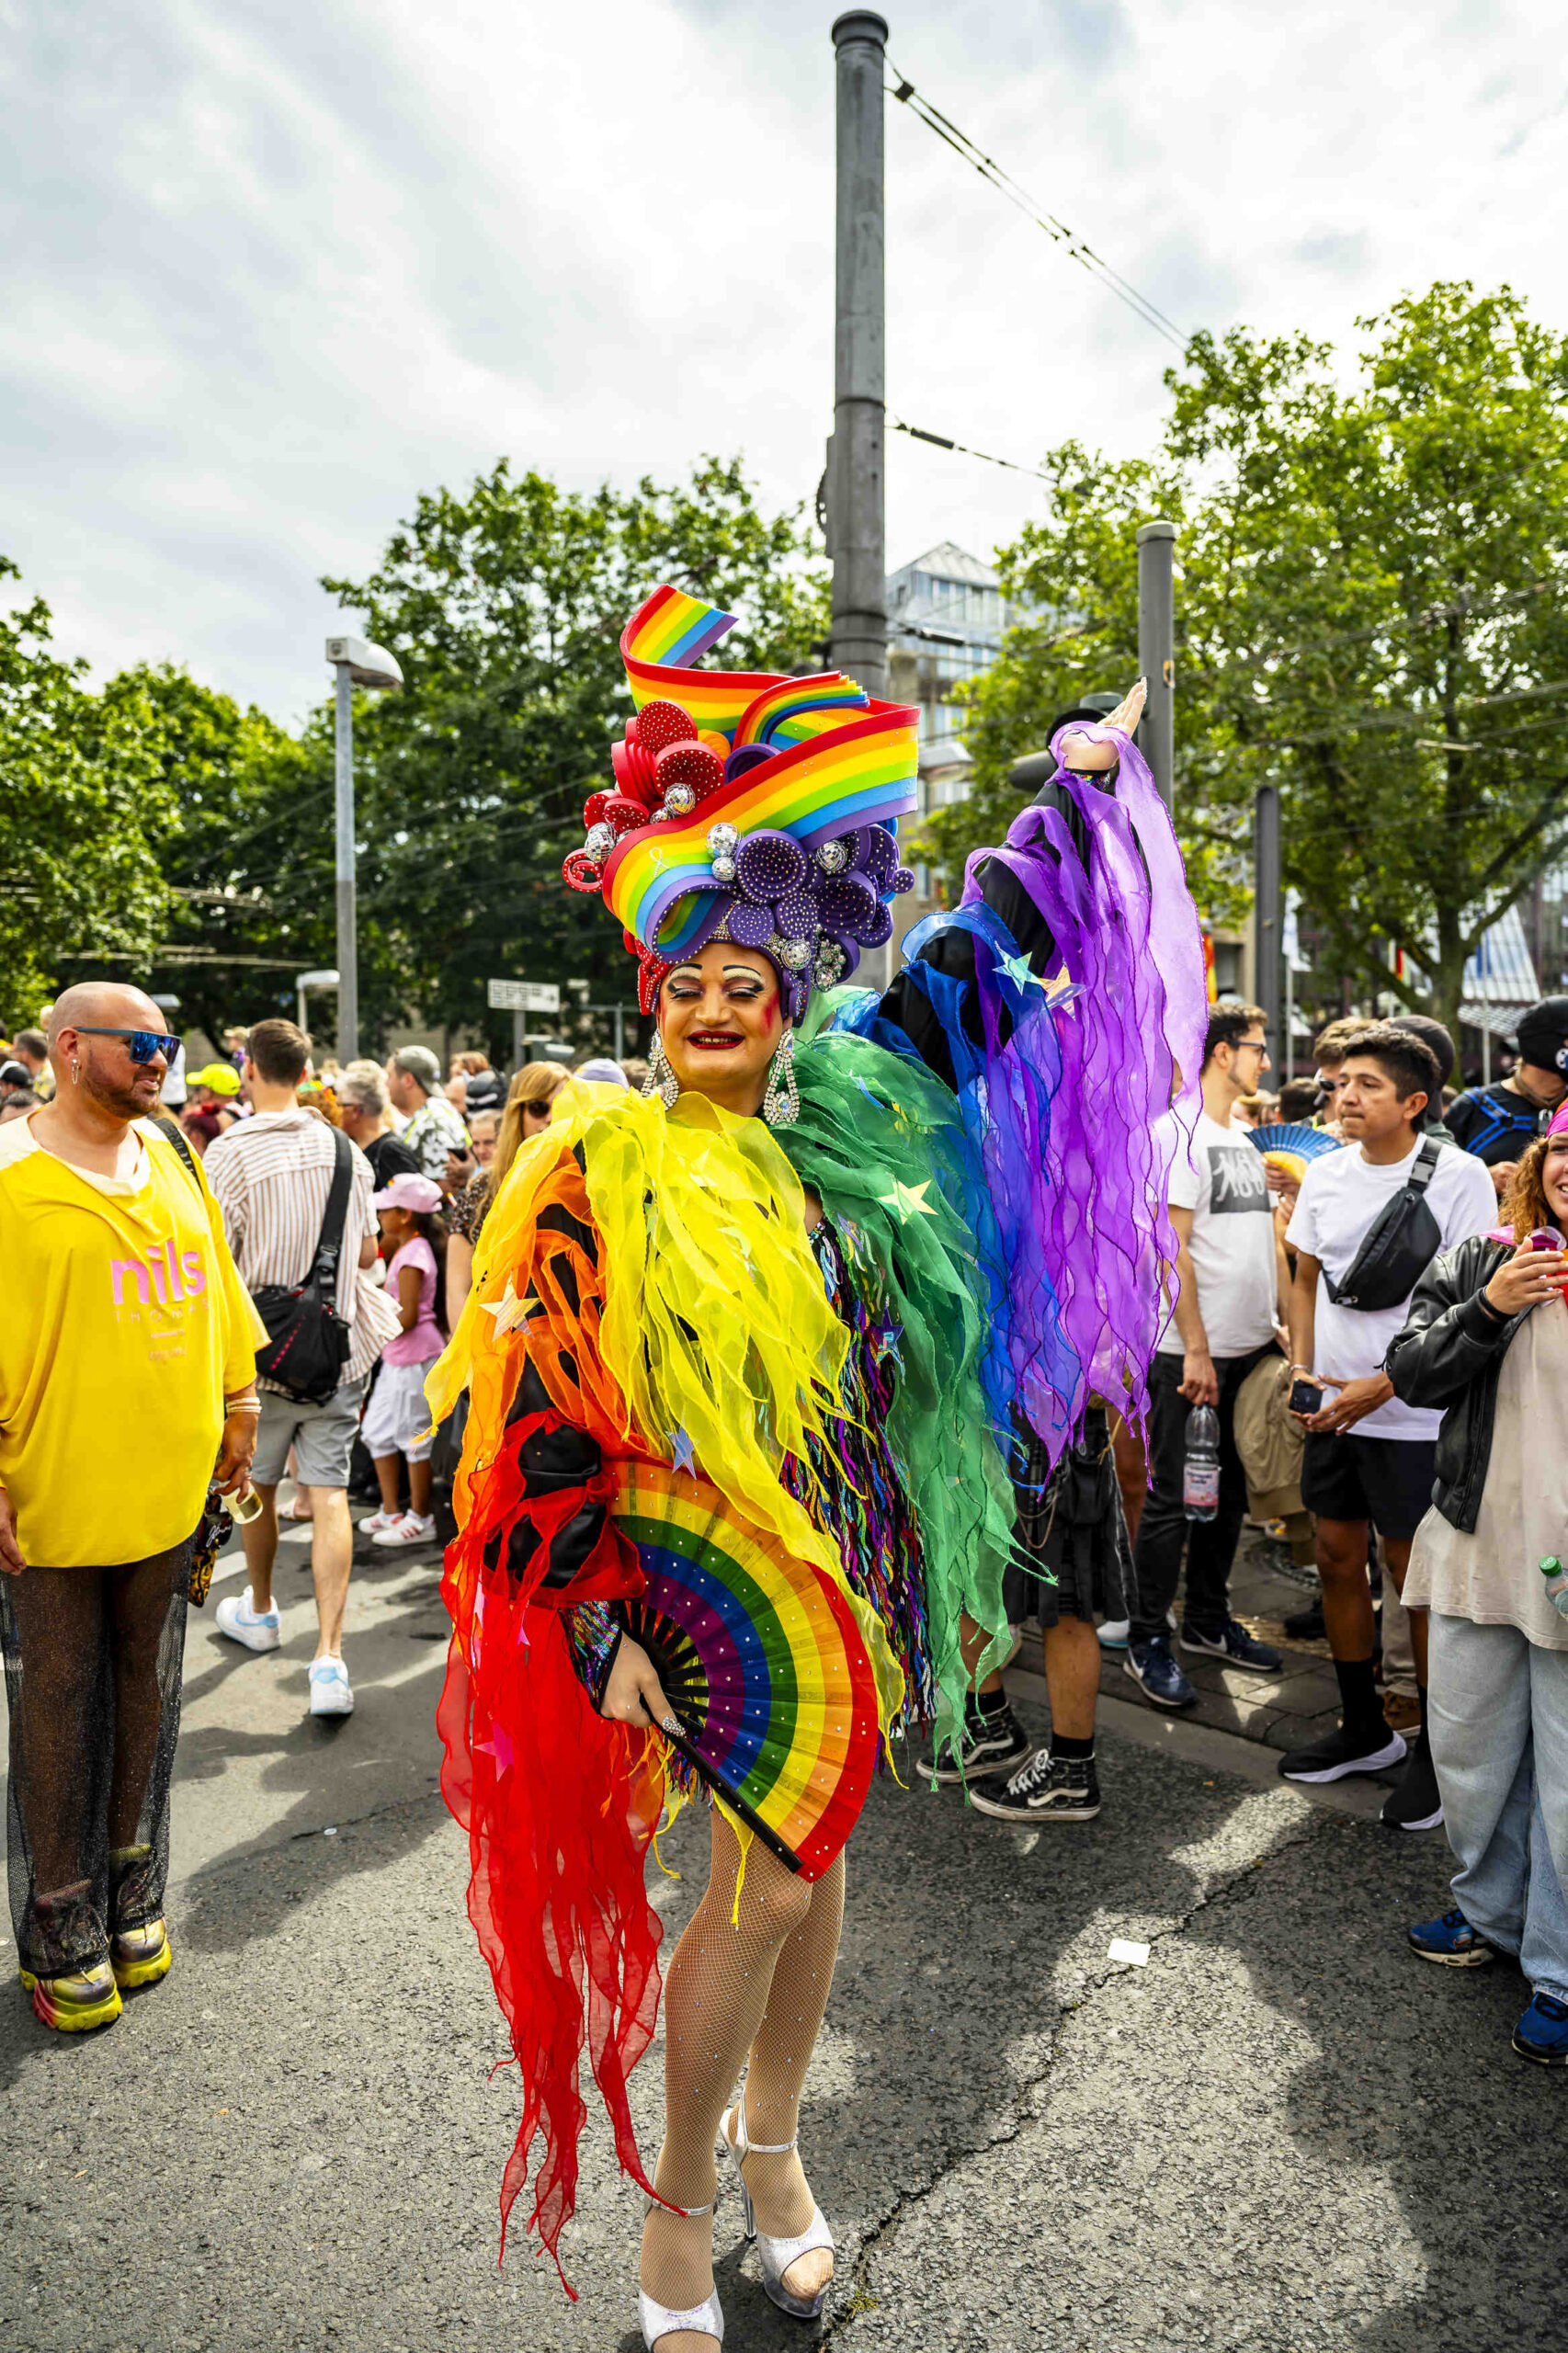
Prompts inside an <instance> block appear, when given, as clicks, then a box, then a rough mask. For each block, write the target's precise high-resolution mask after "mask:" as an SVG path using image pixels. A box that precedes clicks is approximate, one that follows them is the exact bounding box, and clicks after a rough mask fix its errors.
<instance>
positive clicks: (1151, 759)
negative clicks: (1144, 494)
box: [1138, 523, 1176, 809]
mask: <svg viewBox="0 0 1568 2353" xmlns="http://www.w3.org/2000/svg"><path fill="white" fill-rule="evenodd" d="M1175 554H1176V525H1175V524H1174V523H1145V524H1144V525H1143V527H1142V529H1141V530H1140V532H1139V534H1138V667H1139V669H1140V670H1141V671H1142V675H1143V676H1144V677H1145V678H1146V679H1147V680H1148V682H1149V699H1148V701H1147V702H1146V703H1145V704H1144V706H1143V717H1142V723H1141V724H1140V726H1139V729H1138V748H1139V749H1140V751H1141V752H1142V755H1143V757H1144V758H1145V759H1146V760H1147V761H1148V763H1149V767H1150V770H1151V772H1152V773H1153V779H1154V782H1155V784H1156V785H1157V786H1158V788H1159V794H1160V798H1161V800H1162V801H1164V802H1165V807H1166V808H1167V809H1169V808H1171V807H1173V806H1174V800H1173V795H1174V792H1175V789H1176V787H1175V777H1176V590H1175V586H1174V585H1173V582H1172V578H1171V566H1172V560H1173V558H1174V556H1175Z"/></svg>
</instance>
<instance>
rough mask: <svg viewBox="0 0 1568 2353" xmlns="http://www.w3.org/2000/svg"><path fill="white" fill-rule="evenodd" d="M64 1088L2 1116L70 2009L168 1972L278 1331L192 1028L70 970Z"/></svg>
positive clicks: (1, 1581) (39, 1803)
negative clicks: (197, 1557)
mask: <svg viewBox="0 0 1568 2353" xmlns="http://www.w3.org/2000/svg"><path fill="white" fill-rule="evenodd" d="M49 1042H50V1060H51V1067H52V1069H53V1072H54V1077H55V1093H54V1097H53V1100H52V1101H51V1102H50V1103H48V1104H46V1105H45V1106H44V1107H43V1108H42V1109H40V1110H37V1111H33V1112H31V1113H29V1114H28V1117H27V1118H25V1119H19V1120H8V1121H7V1122H6V1124H5V1125H4V1126H3V1127H0V1298H3V1299H4V1300H5V1302H6V1312H5V1314H4V1316H3V1317H0V1571H3V1572H4V1573H5V1574H3V1575H0V1643H3V1645H4V1648H5V1653H6V1664H7V1665H8V1666H9V1667H12V1668H13V1669H19V1674H17V1675H14V1679H13V1686H12V1688H13V1690H14V1691H15V1692H16V1693H17V1698H16V1699H15V1700H14V1702H13V1707H12V1713H11V1773H12V1790H13V1794H14V1800H15V1806H16V1811H17V1813H19V1817H20V1824H21V1828H22V1832H23V1839H24V1858H23V1859H24V1861H25V1870H23V1871H22V1872H18V1871H17V1870H16V1868H15V1860H16V1859H13V1870H12V1872H11V1886H12V1900H13V1918H14V1925H15V1929H16V1937H17V1954H18V1957H19V1960H20V1962H21V1972H22V1983H23V1984H24V1985H26V1986H28V1988H29V1989H30V1990H31V1992H32V1996H33V2007H34V2009H35V2010H36V2011H37V2013H38V2015H39V2017H40V2018H41V2019H42V2020H43V2022H44V2024H45V2025H47V2026H53V2027H58V2028H62V2029H66V2030H71V2029H78V2028H84V2027H91V2026H101V2025H107V2024H108V2023H109V2022H110V2021H111V2020H112V2019H113V2018H118V2017H119V1992H120V1988H121V1986H124V1985H132V1984H150V1983H152V1982H153V1980H154V1979H156V1978H159V1977H161V1976H163V1975H164V1974H165V1972H166V1971H167V1969H168V1967H169V1961H170V1951H169V1941H168V1936H167V1932H166V1930H165V1925H164V1920H163V1897H164V1887H165V1880H166V1877H167V1870H168V1792H169V1778H170V1774H171V1772H172V1769H173V1765H174V1750H175V1742H176V1738H177V1735H178V1729H179V1691H180V1651H181V1643H182V1637H183V1631H184V1616H185V1608H186V1599H187V1578H188V1567H189V1557H190V1543H191V1538H192V1536H193V1535H194V1533H195V1531H196V1527H197V1523H198V1521H199V1519H200V1517H201V1512H202V1506H203V1503H204V1501H205V1498H206V1495H207V1490H208V1486H209V1483H212V1482H216V1483H217V1485H218V1486H219V1487H220V1488H221V1489H222V1490H223V1491H224V1492H227V1493H231V1494H232V1493H234V1492H236V1491H238V1490H239V1489H241V1488H243V1487H244V1485H245V1484H246V1483H247V1478H246V1474H247V1471H248V1467H249V1463H250V1459H251V1456H252V1454H253V1453H254V1451H255V1448H256V1410H257V1409H256V1344H257V1342H258V1340H264V1339H265V1337H266V1331H265V1327H264V1326H263V1324H262V1323H261V1320H260V1318H259V1317H258V1316H257V1314H256V1310H255V1307H254V1306H253V1304H252V1302H251V1300H250V1296H249V1294H248V1292H247V1291H246V1290H245V1289H244V1285H243V1284H242V1283H241V1281H240V1279H239V1276H238V1274H237V1272H236V1271H235V1268H234V1264H233V1259H232V1257H231V1256H230V1255H229V1249H228V1245H227V1243H226V1242H225V1240H224V1238H223V1227H222V1219H221V1217H220V1215H219V1213H218V1210H217V1206H216V1204H215V1203H214V1201H213V1199H212V1197H211V1195H210V1192H209V1191H208V1189H207V1186H206V1184H205V1182H204V1180H203V1178H202V1176H201V1174H200V1170H199V1166H198V1165H196V1163H195V1162H194V1161H190V1160H188V1159H187V1156H186V1155H185V1154H182V1153H181V1152H180V1151H179V1149H178V1148H177V1147H176V1144H175V1143H174V1142H172V1141H171V1140H170V1138H169V1137H168V1136H167V1135H166V1134H165V1133H164V1132H163V1131H162V1130H161V1129H160V1127H159V1126H158V1125H157V1124H156V1120H155V1115H156V1113H157V1110H158V1097H159V1088H160V1086H161V1085H162V1081H163V1077H164V1074H165V1071H166V1069H167V1067H168V1062H169V1057H170V1054H171V1052H172V1050H173V1045H174V1042H175V1041H174V1040H170V1039H169V1038H167V1037H166V1036H165V1032H164V1027H163V1016H162V1015H161V1013H160V1012H159V1011H158V1009H157V1007H156V1006H154V1005H153V1003H152V1001H151V999H150V998H148V997H145V996H143V995H142V993H141V991H140V990H137V989H126V988H120V987H118V986H115V985H112V984H110V983H88V984H86V985H85V986H83V987H80V988H74V989H68V990H67V991H66V992H65V994H64V995H62V997H61V998H60V1000H59V1002H58V1004H57V1005H56V1006H54V1009H53V1013H52V1016H51V1023H50V1040H49Z"/></svg>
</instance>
